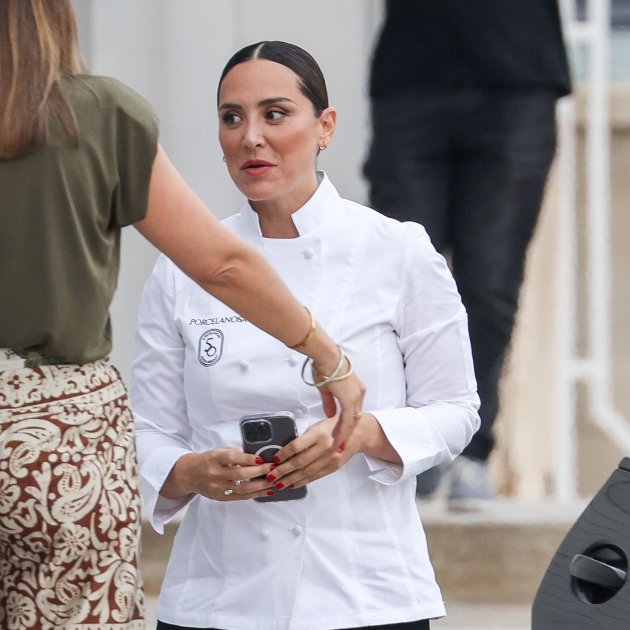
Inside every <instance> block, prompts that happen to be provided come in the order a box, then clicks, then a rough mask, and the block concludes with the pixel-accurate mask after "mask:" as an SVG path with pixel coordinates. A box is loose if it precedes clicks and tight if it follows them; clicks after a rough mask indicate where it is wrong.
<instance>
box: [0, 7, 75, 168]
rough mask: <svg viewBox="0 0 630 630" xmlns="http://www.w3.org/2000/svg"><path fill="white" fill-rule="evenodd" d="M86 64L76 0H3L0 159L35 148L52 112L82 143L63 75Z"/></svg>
mask: <svg viewBox="0 0 630 630" xmlns="http://www.w3.org/2000/svg"><path fill="white" fill-rule="evenodd" d="M83 69H84V64H83V58H82V56H81V50H80V48H79V38H78V33H77V23H76V15H75V12H74V6H73V5H72V0H0V158H3V159H11V158H17V157H22V156H24V155H27V154H29V153H31V152H33V151H34V150H35V149H37V148H38V147H39V146H40V145H41V144H42V142H43V141H44V138H45V136H46V129H47V124H48V121H49V118H50V116H51V114H54V115H56V116H57V117H58V119H59V120H60V121H61V123H62V125H63V127H64V128H65V130H66V132H67V133H68V135H69V136H70V138H71V139H72V141H73V142H74V144H77V143H78V130H77V124H76V119H75V117H74V113H73V110H72V107H71V106H70V104H69V103H68V102H67V100H66V99H65V98H64V95H63V93H62V91H61V89H60V87H59V79H60V78H61V76H62V75H64V74H66V75H76V74H78V73H79V72H81V71H83Z"/></svg>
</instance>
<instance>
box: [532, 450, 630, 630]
mask: <svg viewBox="0 0 630 630" xmlns="http://www.w3.org/2000/svg"><path fill="white" fill-rule="evenodd" d="M629 558H630V458H628V457H625V458H624V459H623V460H622V461H621V463H620V464H619V467H618V468H617V470H615V472H613V474H612V475H611V476H610V478H609V479H608V481H607V482H606V483H605V484H604V486H603V487H602V488H601V490H600V491H599V492H598V493H597V494H596V495H595V497H594V498H593V500H592V501H591V502H590V503H589V504H588V506H587V507H586V509H585V510H584V512H582V514H581V516H580V517H579V518H578V520H577V521H576V522H575V525H573V527H572V528H571V529H570V530H569V533H568V534H567V535H566V537H565V539H564V540H563V541H562V543H561V544H560V547H558V551H556V554H555V555H554V557H553V558H552V560H551V563H550V564H549V567H548V569H547V571H546V573H545V575H544V577H543V579H542V582H541V584H540V587H539V589H538V592H537V593H536V597H535V599H534V605H533V608H532V630H587V629H588V630H592V629H594V628H606V629H610V630H623V629H624V628H628V629H630V579H628V559H629Z"/></svg>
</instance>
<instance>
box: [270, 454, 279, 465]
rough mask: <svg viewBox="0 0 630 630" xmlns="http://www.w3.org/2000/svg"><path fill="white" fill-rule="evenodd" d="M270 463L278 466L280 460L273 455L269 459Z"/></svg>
mask: <svg viewBox="0 0 630 630" xmlns="http://www.w3.org/2000/svg"><path fill="white" fill-rule="evenodd" d="M271 461H272V462H273V463H274V464H279V463H280V458H279V457H278V456H277V455H274V456H273V457H272V458H271Z"/></svg>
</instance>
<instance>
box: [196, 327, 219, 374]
mask: <svg viewBox="0 0 630 630" xmlns="http://www.w3.org/2000/svg"><path fill="white" fill-rule="evenodd" d="M222 354H223V333H222V332H221V331H220V330H219V329H218V328H211V329H210V330H206V332H205V333H203V335H201V337H199V349H198V351H197V358H198V359H199V363H201V365H204V366H206V367H210V366H212V365H214V364H215V363H218V361H219V359H220V358H221V355H222Z"/></svg>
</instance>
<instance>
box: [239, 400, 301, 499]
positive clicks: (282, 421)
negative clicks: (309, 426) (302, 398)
mask: <svg viewBox="0 0 630 630" xmlns="http://www.w3.org/2000/svg"><path fill="white" fill-rule="evenodd" d="M241 435H242V436H243V450H244V451H245V452H246V453H253V454H254V455H258V456H259V457H262V458H263V460H264V461H265V462H267V463H272V462H273V456H274V455H275V454H276V453H277V452H278V451H279V450H280V449H281V448H282V447H283V446H286V445H287V444H288V443H289V442H290V441H291V440H294V439H295V438H296V437H297V436H298V431H297V426H296V424H295V418H294V417H293V414H292V413H291V412H289V411H277V412H273V413H259V414H253V415H249V416H243V417H242V418H241ZM305 496H306V486H302V487H301V488H285V489H283V490H278V491H276V493H275V494H273V495H272V496H269V497H256V498H255V499H254V500H255V501H260V502H261V503H267V502H271V501H292V500H294V499H303V498H304V497H305Z"/></svg>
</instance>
